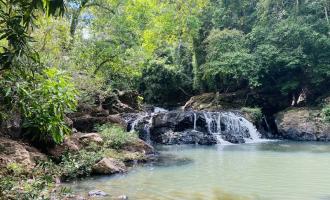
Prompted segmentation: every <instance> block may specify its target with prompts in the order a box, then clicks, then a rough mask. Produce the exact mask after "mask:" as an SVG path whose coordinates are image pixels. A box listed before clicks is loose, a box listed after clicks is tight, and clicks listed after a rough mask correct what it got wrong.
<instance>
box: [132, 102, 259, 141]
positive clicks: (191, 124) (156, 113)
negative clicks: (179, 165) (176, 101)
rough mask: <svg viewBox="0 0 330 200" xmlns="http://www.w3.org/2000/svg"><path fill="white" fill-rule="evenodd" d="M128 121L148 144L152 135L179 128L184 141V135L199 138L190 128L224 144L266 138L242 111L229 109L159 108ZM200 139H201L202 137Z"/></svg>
mask: <svg viewBox="0 0 330 200" xmlns="http://www.w3.org/2000/svg"><path fill="white" fill-rule="evenodd" d="M154 119H155V120H154ZM167 120H168V121H167ZM127 123H128V124H130V128H131V129H130V130H129V131H131V132H132V131H138V132H139V135H140V137H141V138H142V139H143V140H145V141H146V142H148V143H151V138H156V139H159V134H165V133H166V131H174V130H175V129H177V130H180V131H178V132H177V133H176V134H174V137H177V138H179V140H178V141H181V142H182V141H184V140H182V138H180V137H181V136H182V137H186V138H184V139H187V138H188V140H189V139H191V138H193V137H196V135H193V136H191V135H189V134H190V133H189V131H192V130H193V131H194V133H193V134H200V135H198V137H201V138H203V139H204V141H203V142H205V140H206V141H210V143H212V141H213V143H214V139H215V140H216V143H218V144H222V145H228V144H232V143H255V142H260V141H263V140H262V139H260V134H259V132H258V131H257V129H256V127H255V126H254V125H253V124H252V123H251V122H249V121H248V120H247V119H245V118H244V117H243V116H242V115H240V114H239V113H234V112H228V111H221V112H207V111H193V112H191V111H187V112H184V111H183V112H182V111H167V110H165V109H162V108H157V107H155V108H154V110H153V112H149V113H148V112H144V113H140V114H137V115H134V118H133V120H132V118H130V120H128V121H127ZM159 123H160V124H159ZM155 127H156V128H155ZM151 130H152V131H156V130H158V131H159V132H155V133H156V135H152V134H154V132H151ZM203 130H204V131H203ZM163 131H164V132H163ZM180 132H181V134H180ZM205 133H207V134H205ZM157 134H158V135H157ZM187 134H188V136H187ZM210 135H211V137H210ZM151 136H155V137H151ZM166 137H169V136H166V135H165V137H164V138H166ZM171 137H172V136H171ZM198 137H197V138H198ZM170 139H171V138H170ZM198 140H199V141H201V140H200V139H198ZM198 140H197V141H198ZM231 142H232V143H231Z"/></svg>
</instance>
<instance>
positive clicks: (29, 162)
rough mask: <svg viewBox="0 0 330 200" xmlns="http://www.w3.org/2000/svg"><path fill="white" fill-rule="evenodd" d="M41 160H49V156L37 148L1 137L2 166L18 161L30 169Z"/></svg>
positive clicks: (0, 160)
mask: <svg viewBox="0 0 330 200" xmlns="http://www.w3.org/2000/svg"><path fill="white" fill-rule="evenodd" d="M40 160H47V157H46V156H45V155H44V154H42V153H41V152H39V151H38V150H37V149H36V148H34V147H31V146H28V145H27V144H24V143H21V142H18V141H14V140H11V139H7V138H0V167H2V168H5V167H7V165H8V164H10V163H17V164H19V165H22V166H23V167H24V168H25V169H26V170H30V169H32V168H33V167H34V166H35V165H36V162H37V161H40Z"/></svg>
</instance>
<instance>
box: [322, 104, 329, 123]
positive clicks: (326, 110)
mask: <svg viewBox="0 0 330 200" xmlns="http://www.w3.org/2000/svg"><path fill="white" fill-rule="evenodd" d="M322 116H323V118H324V120H325V121H326V122H330V105H327V106H325V107H324V108H323V109H322Z"/></svg>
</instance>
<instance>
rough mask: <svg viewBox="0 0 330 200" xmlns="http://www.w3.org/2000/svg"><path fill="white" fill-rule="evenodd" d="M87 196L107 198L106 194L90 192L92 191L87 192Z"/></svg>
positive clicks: (100, 191) (99, 191)
mask: <svg viewBox="0 0 330 200" xmlns="http://www.w3.org/2000/svg"><path fill="white" fill-rule="evenodd" d="M88 196H90V197H105V196H108V194H107V193H105V192H103V191H102V190H92V191H90V192H88Z"/></svg>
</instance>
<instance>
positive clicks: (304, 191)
mask: <svg viewBox="0 0 330 200" xmlns="http://www.w3.org/2000/svg"><path fill="white" fill-rule="evenodd" d="M158 150H159V152H160V153H161V155H163V157H164V158H163V159H162V162H159V163H153V164H146V165H144V166H136V167H133V168H132V170H131V171H130V172H129V173H127V174H124V175H115V176H102V177H93V178H90V179H86V180H83V181H79V182H76V183H73V184H72V185H71V187H72V189H73V191H74V192H79V193H82V194H86V193H88V191H90V190H95V189H99V190H102V191H105V192H107V193H108V194H109V196H107V197H104V198H99V199H114V197H118V196H119V195H123V194H124V195H127V197H128V198H129V199H130V200H135V199H136V200H190V199H192V200H194V199H196V200H200V199H203V200H204V199H206V200H208V199H211V200H212V199H217V200H236V199H244V200H245V199H251V200H254V199H256V200H258V199H261V200H330V144H327V143H294V142H267V143H257V144H241V145H227V146H221V145H216V146H160V147H158Z"/></svg>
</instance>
